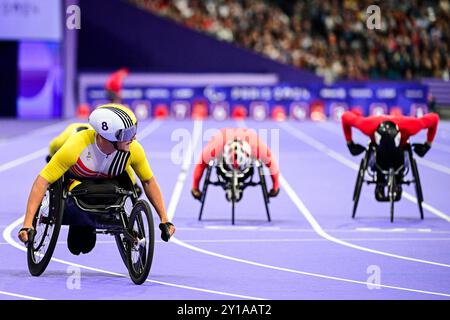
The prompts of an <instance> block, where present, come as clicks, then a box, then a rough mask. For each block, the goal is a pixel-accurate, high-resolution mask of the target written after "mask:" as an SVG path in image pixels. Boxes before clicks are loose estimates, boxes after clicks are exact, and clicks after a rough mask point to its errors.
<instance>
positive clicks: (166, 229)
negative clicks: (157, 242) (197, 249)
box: [159, 222, 175, 242]
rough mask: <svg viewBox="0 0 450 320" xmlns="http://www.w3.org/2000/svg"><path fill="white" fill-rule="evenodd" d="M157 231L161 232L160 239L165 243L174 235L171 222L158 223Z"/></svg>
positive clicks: (173, 227)
mask: <svg viewBox="0 0 450 320" xmlns="http://www.w3.org/2000/svg"><path fill="white" fill-rule="evenodd" d="M159 230H161V239H163V240H164V241H165V242H167V241H169V239H170V237H171V236H172V235H173V234H174V233H175V226H174V225H173V223H171V222H166V223H160V224H159Z"/></svg>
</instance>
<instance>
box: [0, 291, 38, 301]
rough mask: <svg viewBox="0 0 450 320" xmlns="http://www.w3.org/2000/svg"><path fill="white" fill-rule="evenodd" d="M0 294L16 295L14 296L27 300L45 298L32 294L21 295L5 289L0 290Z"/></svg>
mask: <svg viewBox="0 0 450 320" xmlns="http://www.w3.org/2000/svg"><path fill="white" fill-rule="evenodd" d="M0 294H3V295H5V296H11V297H16V298H23V299H28V300H45V299H42V298H36V297H32V296H26V295H23V294H18V293H12V292H6V291H0Z"/></svg>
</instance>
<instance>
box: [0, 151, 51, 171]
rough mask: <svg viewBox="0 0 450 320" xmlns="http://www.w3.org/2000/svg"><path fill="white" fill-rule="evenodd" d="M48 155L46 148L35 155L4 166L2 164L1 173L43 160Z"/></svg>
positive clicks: (0, 165) (31, 154)
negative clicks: (33, 161)
mask: <svg viewBox="0 0 450 320" xmlns="http://www.w3.org/2000/svg"><path fill="white" fill-rule="evenodd" d="M47 154H48V147H45V148H41V149H39V150H37V151H35V152H33V153H30V154H27V155H25V156H23V157H20V158H18V159H15V160H12V161H9V162H7V163H4V164H0V173H1V172H3V171H6V170H9V169H12V168H15V167H17V166H20V165H21V164H24V163H27V162H30V161H32V160H34V159H37V158H42V157H44V156H46V155H47Z"/></svg>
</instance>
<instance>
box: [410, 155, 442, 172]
mask: <svg viewBox="0 0 450 320" xmlns="http://www.w3.org/2000/svg"><path fill="white" fill-rule="evenodd" d="M416 161H417V162H418V163H420V164H421V165H423V166H425V167H428V168H430V169H434V170H436V171H440V172H442V173H446V174H450V168H449V167H446V166H444V165H442V164H439V163H436V162H433V161H430V160H427V159H423V158H418V157H417V158H416Z"/></svg>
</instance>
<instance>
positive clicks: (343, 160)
mask: <svg viewBox="0 0 450 320" xmlns="http://www.w3.org/2000/svg"><path fill="white" fill-rule="evenodd" d="M278 125H279V126H280V127H281V128H282V129H284V130H286V131H287V132H289V133H290V134H291V135H293V136H294V137H297V138H298V139H299V140H301V141H303V142H305V143H307V144H309V145H310V146H312V147H313V148H315V149H317V150H319V151H321V152H323V153H325V154H327V155H328V156H330V157H331V158H333V159H335V160H337V161H339V162H340V163H342V164H344V165H346V166H347V167H349V168H351V169H353V170H355V171H358V170H359V165H358V164H356V163H354V162H353V161H351V160H348V159H347V158H345V157H344V156H342V155H341V154H339V153H337V152H335V151H333V150H331V149H330V148H328V147H327V146H325V145H324V144H323V143H321V142H319V141H317V140H316V139H314V138H312V137H310V136H309V135H307V134H306V133H303V132H302V131H300V130H299V129H296V128H294V127H292V126H291V125H289V124H287V123H278ZM403 195H404V197H405V198H406V199H408V200H409V201H411V202H413V203H415V204H417V198H416V197H414V196H413V195H411V194H410V193H408V192H406V191H403ZM422 206H423V208H424V209H425V210H427V211H429V212H431V213H432V214H434V215H436V216H438V217H440V218H442V219H444V220H446V221H447V222H450V217H449V216H448V215H447V214H445V213H444V212H442V211H440V210H438V209H436V208H434V207H432V206H431V205H429V204H428V203H426V202H422Z"/></svg>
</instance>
